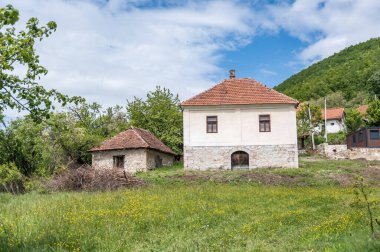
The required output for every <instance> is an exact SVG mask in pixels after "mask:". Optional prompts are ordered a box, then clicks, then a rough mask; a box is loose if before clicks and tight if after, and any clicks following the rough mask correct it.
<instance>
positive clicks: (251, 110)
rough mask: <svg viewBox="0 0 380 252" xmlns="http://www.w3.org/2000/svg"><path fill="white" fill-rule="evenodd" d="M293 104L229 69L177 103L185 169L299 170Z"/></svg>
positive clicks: (290, 100)
mask: <svg viewBox="0 0 380 252" xmlns="http://www.w3.org/2000/svg"><path fill="white" fill-rule="evenodd" d="M297 104H298V101H297V100H295V99H292V98H290V97H288V96H286V95H284V94H281V93H279V92H277V91H275V90H273V89H271V88H268V87H266V86H264V85H262V84H260V83H258V82H257V81H255V80H253V79H249V78H242V79H238V78H235V72H234V70H231V71H230V78H229V79H226V80H224V81H222V82H221V83H220V84H218V85H216V86H214V87H212V88H211V89H209V90H207V91H205V92H203V93H201V94H199V95H196V96H194V97H193V98H191V99H189V100H187V101H185V102H183V103H182V104H181V106H182V108H183V122H184V125H183V127H184V129H183V130H184V166H185V169H199V170H206V169H237V168H258V167H298V150H297V126H296V107H297Z"/></svg>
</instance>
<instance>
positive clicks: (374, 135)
mask: <svg viewBox="0 0 380 252" xmlns="http://www.w3.org/2000/svg"><path fill="white" fill-rule="evenodd" d="M369 138H370V139H371V140H379V139H380V137H379V130H370V131H369Z"/></svg>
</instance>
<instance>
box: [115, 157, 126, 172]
mask: <svg viewBox="0 0 380 252" xmlns="http://www.w3.org/2000/svg"><path fill="white" fill-rule="evenodd" d="M113 168H123V169H124V156H114V157H113Z"/></svg>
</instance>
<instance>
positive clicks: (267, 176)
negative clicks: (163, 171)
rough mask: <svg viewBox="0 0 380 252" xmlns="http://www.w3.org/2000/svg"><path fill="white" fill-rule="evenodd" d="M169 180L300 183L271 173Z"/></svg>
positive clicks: (197, 176)
mask: <svg viewBox="0 0 380 252" xmlns="http://www.w3.org/2000/svg"><path fill="white" fill-rule="evenodd" d="M168 178H169V179H175V180H184V181H213V182H218V183H230V182H233V181H245V182H256V183H260V184H265V185H292V184H293V185H295V184H298V183H299V182H301V178H302V177H301V176H289V175H279V174H271V173H240V174H223V173H215V174H211V175H210V174H207V175H206V174H185V175H174V176H170V177H168Z"/></svg>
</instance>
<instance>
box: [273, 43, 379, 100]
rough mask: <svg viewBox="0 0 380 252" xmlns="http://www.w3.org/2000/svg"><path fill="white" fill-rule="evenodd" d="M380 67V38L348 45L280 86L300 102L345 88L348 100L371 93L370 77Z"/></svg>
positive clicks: (279, 87) (279, 89) (343, 91)
mask: <svg viewBox="0 0 380 252" xmlns="http://www.w3.org/2000/svg"><path fill="white" fill-rule="evenodd" d="M379 70H380V38H375V39H370V40H368V41H366V42H363V43H360V44H357V45H354V46H350V47H347V48H346V49H344V50H342V51H340V52H339V53H336V54H334V55H332V56H330V57H328V58H326V59H324V60H322V61H319V62H317V63H315V64H313V65H311V66H309V67H308V68H306V69H304V70H302V71H301V72H299V73H297V74H295V75H293V76H291V77H290V78H289V79H287V80H285V81H284V82H282V83H281V84H280V85H278V86H276V87H275V89H276V90H277V91H280V92H282V93H284V94H286V95H289V96H291V97H293V98H296V99H298V100H300V101H307V100H310V99H318V98H320V97H324V96H326V95H327V94H330V93H334V92H338V91H341V92H342V93H343V94H344V97H345V98H346V100H351V99H353V98H355V96H356V94H357V93H358V92H359V91H364V92H366V93H370V87H369V86H368V85H367V80H368V79H369V78H370V77H371V75H372V74H373V73H374V72H375V71H379Z"/></svg>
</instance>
